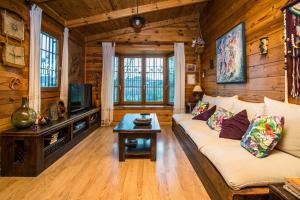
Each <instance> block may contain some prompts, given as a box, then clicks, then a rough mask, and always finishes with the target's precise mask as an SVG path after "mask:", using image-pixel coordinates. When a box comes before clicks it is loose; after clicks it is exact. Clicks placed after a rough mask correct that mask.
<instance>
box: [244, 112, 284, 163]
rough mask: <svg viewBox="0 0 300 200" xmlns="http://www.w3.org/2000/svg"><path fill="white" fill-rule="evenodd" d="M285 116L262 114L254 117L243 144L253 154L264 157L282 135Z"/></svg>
mask: <svg viewBox="0 0 300 200" xmlns="http://www.w3.org/2000/svg"><path fill="white" fill-rule="evenodd" d="M283 125H284V118H283V117H276V116H269V115H260V116H257V117H256V118H254V119H253V121H252V123H251V125H250V126H249V128H248V130H247V132H246V134H245V135H244V136H243V138H242V140H241V146H242V147H244V148H245V149H247V151H249V152H250V153H251V154H252V155H254V156H256V157H258V158H264V157H266V156H268V155H269V154H270V152H271V151H272V150H273V149H274V147H275V146H276V144H277V143H278V141H279V140H280V138H281V136H282V130H283Z"/></svg>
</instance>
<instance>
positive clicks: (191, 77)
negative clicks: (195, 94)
mask: <svg viewBox="0 0 300 200" xmlns="http://www.w3.org/2000/svg"><path fill="white" fill-rule="evenodd" d="M187 84H188V85H195V84H196V75H195V74H188V75H187Z"/></svg>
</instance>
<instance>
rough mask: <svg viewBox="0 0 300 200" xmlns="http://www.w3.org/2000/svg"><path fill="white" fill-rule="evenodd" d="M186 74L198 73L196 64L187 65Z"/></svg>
mask: <svg viewBox="0 0 300 200" xmlns="http://www.w3.org/2000/svg"><path fill="white" fill-rule="evenodd" d="M186 72H196V65H195V64H186Z"/></svg>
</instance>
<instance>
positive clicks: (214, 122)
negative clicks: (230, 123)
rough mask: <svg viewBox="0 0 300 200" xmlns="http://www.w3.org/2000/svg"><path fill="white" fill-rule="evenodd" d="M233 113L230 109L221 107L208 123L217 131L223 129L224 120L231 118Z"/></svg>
mask: <svg viewBox="0 0 300 200" xmlns="http://www.w3.org/2000/svg"><path fill="white" fill-rule="evenodd" d="M232 116H233V113H231V112H229V111H228V110H226V109H224V108H221V107H219V108H218V109H217V110H216V112H215V113H214V114H213V115H212V116H211V117H210V118H209V119H208V120H207V125H208V126H209V127H210V128H211V129H214V130H216V131H221V128H222V121H223V120H224V119H228V118H231V117H232Z"/></svg>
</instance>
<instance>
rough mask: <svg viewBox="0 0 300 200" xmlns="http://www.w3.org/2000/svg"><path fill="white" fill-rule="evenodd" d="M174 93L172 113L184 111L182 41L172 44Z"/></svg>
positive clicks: (183, 54) (183, 55)
mask: <svg viewBox="0 0 300 200" xmlns="http://www.w3.org/2000/svg"><path fill="white" fill-rule="evenodd" d="M174 59H175V89H174V90H175V92H174V93H175V94H174V113H175V114H176V113H185V53H184V43H175V44H174Z"/></svg>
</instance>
